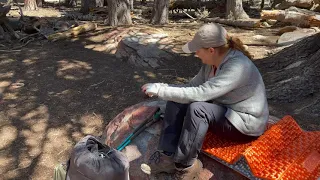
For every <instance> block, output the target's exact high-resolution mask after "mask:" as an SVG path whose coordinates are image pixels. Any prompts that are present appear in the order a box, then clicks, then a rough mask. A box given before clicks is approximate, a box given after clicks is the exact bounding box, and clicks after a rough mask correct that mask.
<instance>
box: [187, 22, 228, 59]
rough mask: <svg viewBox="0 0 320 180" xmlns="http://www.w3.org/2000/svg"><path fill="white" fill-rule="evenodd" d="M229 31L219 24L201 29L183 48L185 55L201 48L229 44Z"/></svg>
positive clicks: (207, 25) (212, 24)
mask: <svg viewBox="0 0 320 180" xmlns="http://www.w3.org/2000/svg"><path fill="white" fill-rule="evenodd" d="M227 42H228V41H227V31H226V29H225V28H224V27H222V26H221V25H219V24H215V23H210V24H205V25H203V26H201V27H200V28H199V30H198V31H197V33H196V34H195V35H194V37H193V39H192V40H191V41H190V42H188V43H187V44H185V45H184V46H183V47H182V50H183V51H184V52H185V53H193V52H196V51H197V50H199V49H201V48H210V47H219V46H222V45H225V44H227Z"/></svg>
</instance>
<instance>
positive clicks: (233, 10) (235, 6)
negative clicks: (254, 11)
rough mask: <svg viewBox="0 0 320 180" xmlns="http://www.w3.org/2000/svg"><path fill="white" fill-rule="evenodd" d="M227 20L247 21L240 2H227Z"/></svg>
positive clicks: (238, 0) (235, 0)
mask: <svg viewBox="0 0 320 180" xmlns="http://www.w3.org/2000/svg"><path fill="white" fill-rule="evenodd" d="M226 18H227V19H249V16H248V15H247V13H246V12H245V11H244V10H243V6H242V0H227V12H226Z"/></svg>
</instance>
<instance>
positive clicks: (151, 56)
mask: <svg viewBox="0 0 320 180" xmlns="http://www.w3.org/2000/svg"><path fill="white" fill-rule="evenodd" d="M171 41H172V40H171V39H170V38H169V37H168V36H167V35H166V34H161V33H158V34H147V33H134V34H132V35H130V36H127V37H125V38H123V39H122V40H121V41H120V42H119V45H118V48H117V52H116V57H117V58H118V59H121V60H123V61H127V62H129V63H130V64H132V65H134V66H138V67H151V68H158V67H160V65H161V64H162V63H163V62H162V61H163V60H165V59H172V58H173V56H172V54H171V53H169V52H167V51H166V49H168V48H170V47H171V46H170V45H169V43H170V42H171Z"/></svg>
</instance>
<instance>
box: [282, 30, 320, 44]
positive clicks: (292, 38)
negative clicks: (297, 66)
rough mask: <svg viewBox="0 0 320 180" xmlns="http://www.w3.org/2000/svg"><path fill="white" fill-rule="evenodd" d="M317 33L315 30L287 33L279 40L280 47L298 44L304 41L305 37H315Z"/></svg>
mask: <svg viewBox="0 0 320 180" xmlns="http://www.w3.org/2000/svg"><path fill="white" fill-rule="evenodd" d="M315 33H316V31H315V29H311V28H310V29H297V30H295V31H293V32H286V33H283V34H282V35H281V36H280V37H279V39H278V42H277V43H278V44H279V45H284V44H285V45H289V44H293V43H296V42H298V41H300V40H302V39H303V38H305V37H309V36H311V35H314V34H315Z"/></svg>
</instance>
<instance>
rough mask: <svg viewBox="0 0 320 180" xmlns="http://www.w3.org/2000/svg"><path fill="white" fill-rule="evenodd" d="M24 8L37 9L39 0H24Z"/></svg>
mask: <svg viewBox="0 0 320 180" xmlns="http://www.w3.org/2000/svg"><path fill="white" fill-rule="evenodd" d="M24 9H25V10H27V11H35V10H37V9H38V6H37V0H24Z"/></svg>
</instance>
